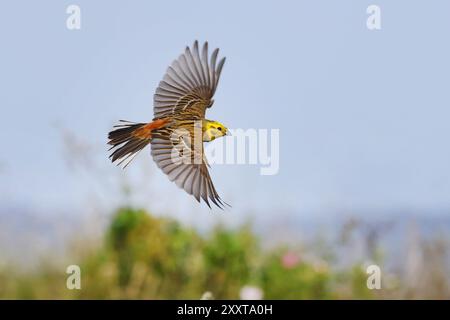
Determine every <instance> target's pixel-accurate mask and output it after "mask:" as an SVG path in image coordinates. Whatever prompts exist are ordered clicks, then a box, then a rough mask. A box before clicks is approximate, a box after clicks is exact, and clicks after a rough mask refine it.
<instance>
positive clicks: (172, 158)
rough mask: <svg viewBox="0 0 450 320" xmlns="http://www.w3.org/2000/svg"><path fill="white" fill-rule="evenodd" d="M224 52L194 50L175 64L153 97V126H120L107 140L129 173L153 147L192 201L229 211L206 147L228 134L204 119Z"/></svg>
mask: <svg viewBox="0 0 450 320" xmlns="http://www.w3.org/2000/svg"><path fill="white" fill-rule="evenodd" d="M218 54H219V49H215V50H214V51H213V52H212V54H211V57H209V55H208V43H207V42H205V43H204V44H203V47H202V49H201V52H200V50H199V45H198V42H197V41H195V42H194V44H193V46H192V47H191V48H189V47H186V49H185V51H184V53H183V54H181V55H180V56H179V57H178V59H176V60H175V61H173V62H172V64H171V65H170V66H169V68H168V69H167V71H166V74H165V75H164V77H163V79H162V80H161V82H160V83H159V85H158V87H157V88H156V92H155V94H154V96H153V105H154V106H153V113H154V118H153V120H152V121H151V122H149V123H135V122H130V121H125V120H120V123H119V124H118V125H116V126H114V129H113V130H112V131H111V132H109V134H108V139H109V141H108V144H109V145H111V146H112V147H111V148H110V149H109V150H113V151H112V153H111V155H110V159H111V161H112V162H113V163H114V162H117V163H118V164H119V165H123V166H124V168H125V167H126V166H127V165H128V164H129V163H130V162H131V160H133V158H134V157H135V156H136V154H138V153H139V151H141V150H142V149H144V148H145V147H146V146H147V145H148V144H150V146H151V155H152V157H153V160H154V161H155V163H156V164H157V166H158V167H159V168H160V169H161V170H162V171H163V172H164V173H165V174H166V175H167V176H168V177H169V179H170V180H171V181H173V182H175V183H176V184H177V186H178V187H180V188H183V189H184V190H185V191H186V192H187V193H189V194H191V195H193V196H194V197H195V199H197V201H198V202H200V201H201V200H200V199H203V201H204V202H206V204H207V205H208V207H210V208H211V205H210V203H209V201H211V202H212V203H214V204H215V205H216V206H218V207H219V208H222V209H223V207H224V206H225V205H228V204H227V203H226V202H224V201H223V200H222V199H221V198H220V196H219V195H218V193H217V191H216V189H215V187H214V185H213V183H212V181H211V176H210V174H209V172H208V167H209V165H208V163H207V160H206V157H205V155H204V152H203V150H204V149H203V142H210V141H213V140H215V139H216V138H219V137H223V136H225V135H227V134H228V129H227V128H226V127H225V126H224V125H223V124H222V123H220V122H218V121H214V120H208V119H206V118H205V113H206V109H207V108H211V107H212V105H213V104H214V100H213V96H214V93H215V91H216V88H217V85H218V83H219V78H220V73H221V71H222V68H223V65H224V63H225V58H222V59H220V60H219V61H218V62H217V58H218Z"/></svg>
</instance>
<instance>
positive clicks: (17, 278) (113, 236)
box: [0, 208, 374, 299]
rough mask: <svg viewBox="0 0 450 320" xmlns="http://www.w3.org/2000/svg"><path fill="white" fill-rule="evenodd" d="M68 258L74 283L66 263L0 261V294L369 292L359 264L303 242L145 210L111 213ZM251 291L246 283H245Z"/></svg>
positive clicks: (297, 295) (324, 295)
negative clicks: (307, 252)
mask: <svg viewBox="0 0 450 320" xmlns="http://www.w3.org/2000/svg"><path fill="white" fill-rule="evenodd" d="M75 252H83V254H80V255H79V257H73V258H72V259H71V262H72V264H78V265H79V266H80V268H81V286H82V287H81V290H68V289H67V288H66V279H67V277H68V274H66V273H65V271H66V270H65V268H61V267H57V266H52V265H46V264H45V263H44V264H43V265H41V266H39V267H38V268H36V270H34V271H33V272H27V273H20V272H18V271H15V269H14V268H13V267H11V266H10V267H8V266H3V267H1V268H0V298H8V299H9V298H25V299H36V298H38V299H44V298H57V299H77V298H82V299H92V298H97V299H113V298H125V299H199V298H200V297H202V296H203V295H204V294H205V292H210V293H211V294H212V296H213V297H214V298H216V299H239V298H240V297H241V295H242V294H243V293H242V292H243V291H242V290H243V288H245V287H247V288H248V287H250V288H253V289H252V290H253V292H254V291H255V290H256V292H262V294H263V298H268V299H334V298H372V297H374V293H373V291H370V290H368V289H367V287H366V277H367V275H366V274H365V272H364V270H363V269H362V268H361V266H360V265H358V266H354V267H353V268H349V269H348V271H344V272H342V271H339V272H336V271H334V272H333V271H332V270H331V268H330V267H329V263H330V262H329V261H327V260H326V259H313V260H311V259H307V258H305V257H304V256H303V252H302V250H299V249H292V248H287V247H278V248H272V249H270V250H268V249H265V250H263V249H262V248H261V241H260V239H259V238H258V237H257V236H256V235H255V233H253V232H252V230H251V227H250V225H244V226H241V227H239V228H237V229H236V228H235V229H227V228H225V227H223V226H217V227H216V228H214V229H213V230H212V231H210V232H209V233H207V234H200V233H199V232H198V231H196V230H194V229H192V228H189V227H186V226H183V225H181V224H180V223H178V222H176V221H174V220H172V219H168V218H158V217H155V216H152V215H150V214H149V213H148V212H146V211H144V210H135V209H132V208H123V209H120V210H118V211H117V213H116V214H115V215H114V216H113V218H112V220H111V223H110V225H109V227H108V229H107V230H106V232H105V237H104V241H103V242H102V244H101V246H99V247H96V248H88V247H86V244H84V245H83V246H82V247H81V248H78V250H75ZM250 291H251V290H250Z"/></svg>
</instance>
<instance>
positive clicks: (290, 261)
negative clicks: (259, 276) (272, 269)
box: [281, 252, 300, 269]
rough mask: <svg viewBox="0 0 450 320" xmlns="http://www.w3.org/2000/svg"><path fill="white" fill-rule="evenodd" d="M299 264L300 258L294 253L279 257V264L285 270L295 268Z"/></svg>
mask: <svg viewBox="0 0 450 320" xmlns="http://www.w3.org/2000/svg"><path fill="white" fill-rule="evenodd" d="M299 262H300V257H299V256H298V255H297V254H296V253H294V252H287V253H286V254H285V255H284V256H282V257H281V264H282V265H283V267H285V268H286V269H291V268H293V267H295V266H296V265H297V264H298V263H299Z"/></svg>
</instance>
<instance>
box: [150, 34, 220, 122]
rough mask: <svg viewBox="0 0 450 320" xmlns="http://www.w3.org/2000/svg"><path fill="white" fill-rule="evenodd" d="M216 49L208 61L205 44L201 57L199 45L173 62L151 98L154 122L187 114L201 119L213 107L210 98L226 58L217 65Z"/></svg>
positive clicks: (206, 45) (195, 43)
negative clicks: (176, 114)
mask: <svg viewBox="0 0 450 320" xmlns="http://www.w3.org/2000/svg"><path fill="white" fill-rule="evenodd" d="M218 54H219V49H215V50H214V51H213V53H212V55H211V59H210V61H208V42H205V44H204V45H203V48H202V52H201V54H200V52H199V48H198V42H197V41H195V42H194V45H193V46H192V50H191V49H190V48H189V47H186V50H185V52H184V53H183V54H182V55H180V57H179V58H178V59H177V60H175V61H174V62H172V64H171V65H170V67H169V68H168V69H167V71H166V74H165V75H164V78H163V80H162V81H161V82H160V83H159V86H158V88H157V89H156V92H155V95H154V97H153V100H154V101H153V102H154V107H153V112H154V117H155V119H159V118H163V117H167V116H170V115H172V114H174V113H184V112H186V113H187V114H189V115H190V116H194V117H197V118H199V119H203V118H204V117H205V111H206V108H209V107H211V106H212V104H213V102H214V101H213V100H212V97H213V96H214V92H215V91H216V88H217V84H218V83H219V78H220V73H221V72H222V68H223V65H224V63H225V58H222V59H221V60H220V61H219V63H218V64H217V65H216V62H217V55H218Z"/></svg>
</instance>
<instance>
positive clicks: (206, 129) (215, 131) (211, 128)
mask: <svg viewBox="0 0 450 320" xmlns="http://www.w3.org/2000/svg"><path fill="white" fill-rule="evenodd" d="M227 134H228V129H227V128H226V127H225V126H224V125H223V124H221V123H220V122H218V121H213V120H203V141H204V142H209V141H213V140H214V139H216V138H220V137H223V136H225V135H227Z"/></svg>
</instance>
